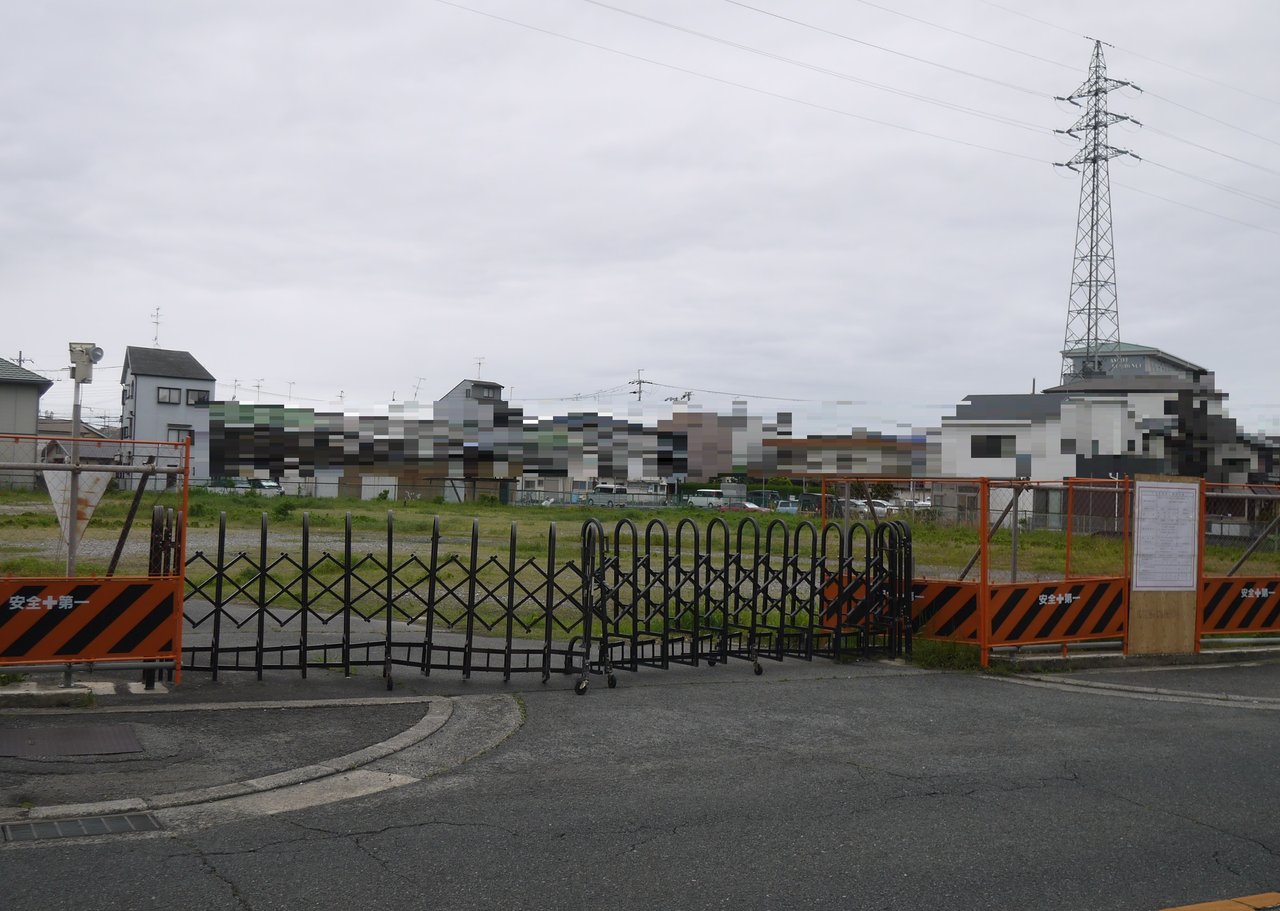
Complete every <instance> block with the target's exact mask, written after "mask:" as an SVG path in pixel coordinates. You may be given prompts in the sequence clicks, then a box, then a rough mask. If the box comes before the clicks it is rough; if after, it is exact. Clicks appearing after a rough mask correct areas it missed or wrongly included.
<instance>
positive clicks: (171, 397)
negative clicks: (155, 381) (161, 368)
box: [156, 386, 182, 405]
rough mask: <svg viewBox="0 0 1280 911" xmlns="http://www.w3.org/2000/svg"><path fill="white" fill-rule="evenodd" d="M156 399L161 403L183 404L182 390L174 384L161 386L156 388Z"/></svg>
mask: <svg viewBox="0 0 1280 911" xmlns="http://www.w3.org/2000/svg"><path fill="white" fill-rule="evenodd" d="M156 401H157V402H159V403H160V404H161V405H181V404H182V390H181V389H175V388H173V387H172V386H161V387H160V388H158V389H157V390H156Z"/></svg>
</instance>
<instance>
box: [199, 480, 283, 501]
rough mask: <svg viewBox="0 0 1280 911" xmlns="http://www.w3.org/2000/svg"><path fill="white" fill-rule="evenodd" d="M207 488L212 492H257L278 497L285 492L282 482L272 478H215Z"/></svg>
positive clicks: (261, 495) (240, 493)
mask: <svg viewBox="0 0 1280 911" xmlns="http://www.w3.org/2000/svg"><path fill="white" fill-rule="evenodd" d="M205 489H206V490H208V491H209V492H210V493H229V494H239V495H244V494H257V495H258V496H260V497H278V496H280V495H281V494H282V493H284V488H283V487H281V486H280V482H279V481H273V480H271V479H270V478H214V479H212V480H211V481H210V482H209V486H208V487H206V488H205Z"/></svg>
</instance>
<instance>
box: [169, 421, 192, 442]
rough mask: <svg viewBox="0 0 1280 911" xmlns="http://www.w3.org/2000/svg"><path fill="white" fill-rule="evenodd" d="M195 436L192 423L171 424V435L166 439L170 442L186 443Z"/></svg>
mask: <svg viewBox="0 0 1280 911" xmlns="http://www.w3.org/2000/svg"><path fill="white" fill-rule="evenodd" d="M193 437H194V434H193V433H192V432H191V425H190V424H170V425H169V435H168V437H166V439H167V440H168V441H169V442H170V443H184V442H186V441H187V440H190V439H192V438H193Z"/></svg>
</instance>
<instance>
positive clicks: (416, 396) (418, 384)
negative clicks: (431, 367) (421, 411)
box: [413, 376, 426, 402]
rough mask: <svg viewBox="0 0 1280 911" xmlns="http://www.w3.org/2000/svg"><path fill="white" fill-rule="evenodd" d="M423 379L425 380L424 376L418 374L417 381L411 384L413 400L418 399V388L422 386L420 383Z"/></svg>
mask: <svg viewBox="0 0 1280 911" xmlns="http://www.w3.org/2000/svg"><path fill="white" fill-rule="evenodd" d="M425 380H426V377H425V376H420V377H418V382H416V383H414V384H413V400H414V401H415V402H416V401H417V400H418V390H419V389H421V388H422V383H423V381H425Z"/></svg>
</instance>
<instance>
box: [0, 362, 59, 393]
mask: <svg viewBox="0 0 1280 911" xmlns="http://www.w3.org/2000/svg"><path fill="white" fill-rule="evenodd" d="M0 383H21V384H23V385H28V386H39V387H40V394H41V395H43V394H44V393H45V392H47V391H48V389H49V387H50V386H52V385H53V380H51V379H49V378H48V377H43V376H41V375H40V374H38V373H32V372H31V371H30V370H28V369H26V368H25V367H19V366H18V365H17V364H15V363H13V362H12V361H6V360H5V359H4V358H0Z"/></svg>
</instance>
